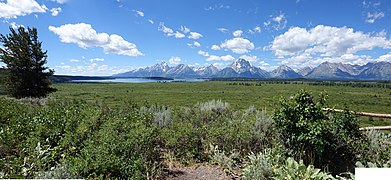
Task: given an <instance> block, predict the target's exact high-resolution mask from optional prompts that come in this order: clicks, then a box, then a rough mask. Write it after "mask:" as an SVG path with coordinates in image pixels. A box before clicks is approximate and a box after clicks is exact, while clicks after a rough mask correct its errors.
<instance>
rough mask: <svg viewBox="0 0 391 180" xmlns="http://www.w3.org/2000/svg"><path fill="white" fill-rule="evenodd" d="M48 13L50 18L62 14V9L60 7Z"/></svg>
mask: <svg viewBox="0 0 391 180" xmlns="http://www.w3.org/2000/svg"><path fill="white" fill-rule="evenodd" d="M50 12H51V13H52V16H57V15H58V14H59V13H60V12H62V9H61V8H60V7H58V8H52V9H51V10H50Z"/></svg>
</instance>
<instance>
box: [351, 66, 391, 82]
mask: <svg viewBox="0 0 391 180" xmlns="http://www.w3.org/2000/svg"><path fill="white" fill-rule="evenodd" d="M367 65H368V66H367V68H366V69H365V70H363V71H362V72H361V73H360V74H359V75H358V76H357V77H358V78H360V79H365V80H391V63H390V62H378V63H368V64H367Z"/></svg>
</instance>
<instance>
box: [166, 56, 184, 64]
mask: <svg viewBox="0 0 391 180" xmlns="http://www.w3.org/2000/svg"><path fill="white" fill-rule="evenodd" d="M168 62H169V63H170V64H179V63H181V58H180V57H177V56H175V57H171V58H170V59H169V60H168Z"/></svg>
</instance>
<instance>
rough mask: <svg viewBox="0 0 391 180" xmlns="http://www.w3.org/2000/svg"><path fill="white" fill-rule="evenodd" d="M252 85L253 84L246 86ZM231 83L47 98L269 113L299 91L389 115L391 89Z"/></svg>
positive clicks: (93, 86)
mask: <svg viewBox="0 0 391 180" xmlns="http://www.w3.org/2000/svg"><path fill="white" fill-rule="evenodd" d="M250 83H254V85H255V82H250ZM230 84H232V83H231V82H225V81H210V82H174V83H64V84H56V85H55V88H57V89H58V91H57V92H56V93H54V94H52V95H51V96H52V97H54V98H56V99H58V100H61V99H83V100H86V101H89V102H100V103H104V104H107V105H108V106H123V105H126V104H127V103H126V102H135V103H138V104H144V103H147V104H159V105H168V106H193V105H194V104H196V103H200V102H207V101H209V100H222V101H225V102H228V103H229V104H230V106H231V107H232V108H234V109H246V108H248V107H250V106H252V105H254V106H255V107H256V108H257V109H266V110H267V111H268V112H272V111H273V110H274V109H275V107H276V105H277V104H278V101H279V99H280V98H281V97H285V98H288V97H290V96H292V95H293V94H295V93H297V92H298V91H299V90H300V89H306V90H309V91H310V92H312V93H313V94H314V95H316V94H319V93H321V92H323V91H325V92H326V93H327V94H328V96H329V98H328V101H327V103H328V107H331V108H338V109H343V108H345V107H346V108H348V109H350V110H353V111H361V112H372V113H388V114H391V89H389V88H375V87H350V86H313V85H310V84H308V83H306V82H304V83H303V84H261V86H244V85H230ZM360 121H361V125H362V126H371V125H375V126H376V125H391V120H390V119H378V118H373V119H372V118H367V117H362V118H360Z"/></svg>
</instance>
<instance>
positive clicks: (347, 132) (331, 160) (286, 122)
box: [273, 90, 362, 174]
mask: <svg viewBox="0 0 391 180" xmlns="http://www.w3.org/2000/svg"><path fill="white" fill-rule="evenodd" d="M326 97H327V96H326V95H325V94H323V93H322V94H321V95H320V97H319V98H318V99H315V98H314V97H313V96H312V95H311V94H310V93H308V92H306V91H304V90H302V91H300V92H299V93H298V94H296V95H295V96H294V97H292V98H290V99H288V100H286V99H282V100H281V101H280V106H281V107H280V108H278V109H277V110H276V111H275V113H274V116H273V119H274V122H275V125H276V128H277V130H278V132H280V134H281V138H282V139H283V140H284V141H282V143H283V145H284V146H285V147H286V148H287V149H289V150H291V152H290V153H289V155H290V156H293V157H294V158H297V159H303V160H304V163H305V164H313V165H315V167H318V168H322V169H328V170H329V171H331V172H333V173H334V174H339V173H341V172H345V171H346V170H352V168H353V167H354V162H355V161H356V160H357V155H358V154H359V151H360V150H359V149H360V148H359V147H360V145H361V143H362V134H361V132H360V131H359V128H358V127H359V126H358V122H357V120H356V118H355V115H354V114H352V113H350V112H349V111H345V112H344V113H342V114H336V113H334V112H329V114H327V113H324V112H323V111H322V108H323V107H324V106H325V103H326Z"/></svg>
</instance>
